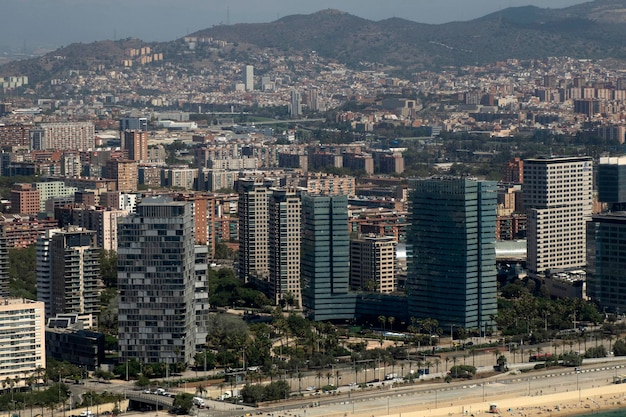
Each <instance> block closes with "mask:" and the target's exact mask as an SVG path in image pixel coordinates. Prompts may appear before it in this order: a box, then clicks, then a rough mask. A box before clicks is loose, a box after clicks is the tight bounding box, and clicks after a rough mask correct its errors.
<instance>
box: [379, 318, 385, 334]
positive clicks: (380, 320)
mask: <svg viewBox="0 0 626 417" xmlns="http://www.w3.org/2000/svg"><path fill="white" fill-rule="evenodd" d="M378 321H379V322H380V324H381V326H383V332H384V331H385V323H386V322H387V317H385V316H382V315H381V316H378Z"/></svg>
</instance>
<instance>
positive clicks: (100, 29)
mask: <svg viewBox="0 0 626 417" xmlns="http://www.w3.org/2000/svg"><path fill="white" fill-rule="evenodd" d="M584 2H585V0H550V1H546V0H387V1H381V0H335V1H330V0H222V1H216V0H0V50H6V49H7V48H11V49H13V50H21V49H22V48H23V47H24V45H25V46H26V49H27V50H32V49H33V48H35V47H39V46H44V47H58V46H61V45H67V44H69V43H72V42H93V41H96V40H104V39H113V38H114V37H116V38H117V39H121V38H127V37H135V38H140V39H143V40H146V41H163V40H173V39H176V38H179V37H181V36H184V35H186V34H187V33H191V32H194V31H196V30H200V29H205V28H209V27H211V26H213V25H216V24H220V23H231V24H234V23H259V22H269V21H273V20H276V19H277V18H278V17H284V16H287V15H291V14H309V13H313V12H316V11H318V10H321V9H326V8H334V9H339V10H342V11H345V12H348V13H351V14H354V15H356V16H360V17H364V18H366V19H371V20H381V19H385V18H388V17H403V18H405V19H409V20H413V21H416V22H420V23H444V22H450V21H456V20H471V19H474V18H477V17H481V16H484V15H486V14H488V13H492V12H495V11H498V10H500V9H504V8H507V7H514V6H526V5H536V6H540V7H550V8H561V7H566V6H570V5H573V4H579V3H584ZM546 4H547V6H546Z"/></svg>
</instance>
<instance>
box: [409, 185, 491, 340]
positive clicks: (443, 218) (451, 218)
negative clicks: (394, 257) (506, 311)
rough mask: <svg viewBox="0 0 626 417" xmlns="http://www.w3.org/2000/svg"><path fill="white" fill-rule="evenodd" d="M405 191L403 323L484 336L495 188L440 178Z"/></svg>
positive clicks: (487, 321)
mask: <svg viewBox="0 0 626 417" xmlns="http://www.w3.org/2000/svg"><path fill="white" fill-rule="evenodd" d="M410 188H411V194H410V204H411V206H410V210H409V212H410V214H409V216H410V223H411V226H410V229H409V232H408V233H407V244H408V253H407V261H408V268H409V269H408V276H407V291H408V314H409V317H415V318H416V319H425V318H431V319H436V320H437V321H438V322H439V325H440V326H442V327H447V326H458V327H463V328H466V329H470V328H477V329H483V330H484V329H485V328H486V327H488V326H490V325H491V324H492V323H493V316H494V315H495V314H496V313H497V300H496V291H497V283H496V253H495V227H496V205H497V192H496V183H495V182H491V181H477V180H474V179H468V178H453V177H445V178H429V179H419V180H414V181H412V183H411V184H410Z"/></svg>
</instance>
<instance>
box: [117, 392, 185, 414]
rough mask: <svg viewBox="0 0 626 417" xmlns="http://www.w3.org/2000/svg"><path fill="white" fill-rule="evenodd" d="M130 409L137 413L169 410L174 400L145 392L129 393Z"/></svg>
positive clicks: (127, 395)
mask: <svg viewBox="0 0 626 417" xmlns="http://www.w3.org/2000/svg"><path fill="white" fill-rule="evenodd" d="M126 398H127V399H128V408H129V409H130V410H136V411H153V410H169V409H170V408H172V406H173V405H174V398H171V397H166V396H163V395H156V394H146V393H143V392H127V393H126Z"/></svg>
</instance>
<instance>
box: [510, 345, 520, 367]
mask: <svg viewBox="0 0 626 417" xmlns="http://www.w3.org/2000/svg"><path fill="white" fill-rule="evenodd" d="M518 350H519V349H518V347H517V346H516V345H513V346H510V347H509V352H510V353H512V354H513V363H515V354H516V353H517V351H518Z"/></svg>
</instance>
